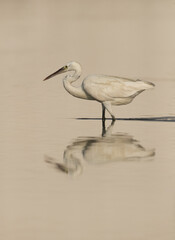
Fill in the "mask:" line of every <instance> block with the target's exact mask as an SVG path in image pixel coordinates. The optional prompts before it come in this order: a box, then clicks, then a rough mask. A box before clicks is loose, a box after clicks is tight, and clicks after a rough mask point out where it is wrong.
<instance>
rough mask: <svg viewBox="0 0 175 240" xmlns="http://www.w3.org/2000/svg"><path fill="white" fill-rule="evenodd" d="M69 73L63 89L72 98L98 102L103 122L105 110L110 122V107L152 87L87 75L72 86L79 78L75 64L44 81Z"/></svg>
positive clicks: (118, 78)
mask: <svg viewBox="0 0 175 240" xmlns="http://www.w3.org/2000/svg"><path fill="white" fill-rule="evenodd" d="M69 71H71V72H73V73H72V74H68V75H66V76H65V77H64V78H63V85H64V88H65V89H66V90H67V91H68V92H69V93H70V94H71V95H72V96H74V97H77V98H81V99H87V100H95V101H98V102H100V103H101V104H102V119H103V120H104V119H105V110H107V111H108V112H109V114H110V115H111V117H112V120H113V121H114V120H115V116H114V114H113V112H112V108H111V105H124V104H128V103H130V102H132V100H133V99H134V98H135V97H136V96H137V95H138V94H140V93H141V92H143V91H144V90H146V89H150V88H153V87H154V84H153V83H151V82H146V81H142V80H133V79H128V78H122V77H116V76H108V75H89V76H87V77H86V78H85V79H84V80H83V81H82V84H81V85H80V86H79V87H76V86H73V85H72V84H73V83H74V82H75V81H77V80H78V79H79V77H80V76H81V66H80V64H79V63H77V62H69V63H67V64H66V65H65V66H64V67H62V68H60V69H59V70H57V71H56V72H54V73H52V74H51V75H49V76H48V77H46V78H45V79H44V81H45V80H48V79H50V78H52V77H54V76H56V75H57V74H61V73H65V72H69Z"/></svg>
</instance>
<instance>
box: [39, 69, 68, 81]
mask: <svg viewBox="0 0 175 240" xmlns="http://www.w3.org/2000/svg"><path fill="white" fill-rule="evenodd" d="M66 70H67V66H64V67H62V68H60V69H59V70H58V71H56V72H54V73H52V74H50V75H49V76H48V77H46V78H45V79H44V80H43V81H46V80H48V79H50V78H52V77H54V76H56V75H58V74H61V73H64V72H66Z"/></svg>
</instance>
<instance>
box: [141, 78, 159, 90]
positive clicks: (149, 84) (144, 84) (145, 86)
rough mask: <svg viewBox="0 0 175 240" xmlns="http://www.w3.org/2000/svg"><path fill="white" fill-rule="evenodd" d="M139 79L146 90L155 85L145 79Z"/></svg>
mask: <svg viewBox="0 0 175 240" xmlns="http://www.w3.org/2000/svg"><path fill="white" fill-rule="evenodd" d="M138 81H139V82H140V85H142V88H143V89H144V90H146V89H150V88H153V87H155V84H154V83H151V82H147V81H143V80H138Z"/></svg>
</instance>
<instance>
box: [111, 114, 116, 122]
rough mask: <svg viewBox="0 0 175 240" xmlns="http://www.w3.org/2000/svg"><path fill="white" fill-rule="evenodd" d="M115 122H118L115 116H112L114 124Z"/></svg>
mask: <svg viewBox="0 0 175 240" xmlns="http://www.w3.org/2000/svg"><path fill="white" fill-rule="evenodd" d="M115 120H116V118H115V116H114V115H112V123H114V122H115Z"/></svg>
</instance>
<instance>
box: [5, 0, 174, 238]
mask: <svg viewBox="0 0 175 240" xmlns="http://www.w3.org/2000/svg"><path fill="white" fill-rule="evenodd" d="M174 26H175V1H174V0H171V1H170V0H121V1H120V0H116V1H114V0H113V1H112V0H108V1H103V0H101V1H97V0H93V1H92V0H88V1H73V0H69V1H62V0H58V1H56V0H55V1H54V0H42V1H41V0H30V1H29V0H28V1H20V0H15V1H9V0H8V1H7V0H4V1H3V0H1V1H0V31H1V33H0V66H1V67H0V69H1V70H0V82H1V87H0V98H1V99H0V110H1V124H0V132H1V138H0V144H1V147H2V148H1V151H0V157H1V160H0V189H1V190H0V191H1V197H0V238H1V239H3V240H23V239H25V240H29V239H34V240H35V239H36V240H40V239H42V240H45V239H51V240H56V239H62V240H74V239H76V240H82V239H83V240H91V239H96V240H98V239H100V240H103V239H104V240H106V239H108V240H116V239H122V240H131V239H133V240H136V239H139V240H140V239H143V240H147V239H149V240H158V239H159V240H164V239H166V240H174V237H175V231H174V229H175V228H174V226H175V216H174V210H175V209H174V201H175V192H174V182H175V171H174V169H175V163H174V159H175V150H174V140H175V138H174V136H175V128H174V123H173V122H172V123H170V122H139V121H117V122H116V123H115V126H114V129H113V133H116V134H117V133H122V134H128V135H131V136H132V137H133V138H134V139H135V140H137V141H138V144H140V145H141V146H142V147H143V148H145V149H155V153H156V155H155V156H154V157H152V158H151V159H149V160H148V159H146V160H145V159H143V158H142V157H141V156H140V157H138V158H137V159H135V160H134V161H127V160H126V159H124V160H123V161H119V160H117V161H114V162H110V161H109V163H108V164H99V165H96V164H89V162H88V161H86V160H85V159H81V165H82V168H83V171H82V174H81V175H80V176H77V177H72V176H69V175H66V174H65V173H63V172H61V171H57V170H56V169H54V164H49V163H46V162H45V156H46V155H47V156H51V157H53V158H54V159H56V161H57V162H59V163H62V164H63V163H64V161H63V154H64V152H65V151H66V149H67V148H68V146H71V145H72V144H73V143H74V142H75V141H76V139H79V137H80V136H81V137H83V138H84V139H85V140H88V137H93V138H99V137H100V136H101V121H98V120H87V121H80V120H76V119H75V118H78V117H100V116H101V106H100V105H99V103H95V102H88V101H83V100H79V99H76V98H73V97H72V96H70V95H69V94H67V93H66V91H65V90H64V88H63V86H62V82H61V76H59V77H57V78H54V79H53V80H50V81H48V82H43V81H42V79H44V78H45V77H46V76H47V75H48V74H50V73H52V72H53V71H55V70H57V69H58V68H59V67H62V66H63V65H64V64H65V63H67V62H68V61H71V60H76V61H78V62H80V63H81V65H82V67H83V76H86V75H87V74H93V73H103V74H110V75H118V76H124V77H130V78H140V79H144V80H149V81H152V82H154V83H155V84H156V88H155V89H154V90H151V91H147V92H144V93H142V94H141V95H140V96H138V97H137V98H136V99H135V100H134V102H133V103H132V104H130V105H128V106H122V107H118V108H117V107H116V108H114V112H115V114H116V116H118V117H143V116H146V117H154V116H160V117H162V116H174V114H175V112H174V106H175V98H174V89H175V82H174V80H175V67H174V63H175V32H174V31H175V27H174ZM109 124H110V122H109V121H107V125H109ZM112 139H115V136H113V137H112V138H110V137H109V140H110V141H112ZM114 142H115V141H114ZM108 143H109V141H108ZM103 146H104V148H105V147H106V149H107V146H108V145H107V144H105V142H104V145H103ZM120 146H121V149H124V145H122V144H121V145H120ZM111 147H114V149H115V145H114V144H113V145H112V143H111ZM143 148H142V150H143ZM73 150H74V154H81V151H82V148H81V149H80V148H74V149H73ZM80 150H81V151H80ZM107 151H108V149H107ZM132 153H133V152H132ZM110 156H111V155H110ZM78 158H79V155H78ZM92 160H93V158H92ZM107 160H109V159H107ZM92 162H93V161H92ZM107 162H108V161H107Z"/></svg>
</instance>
